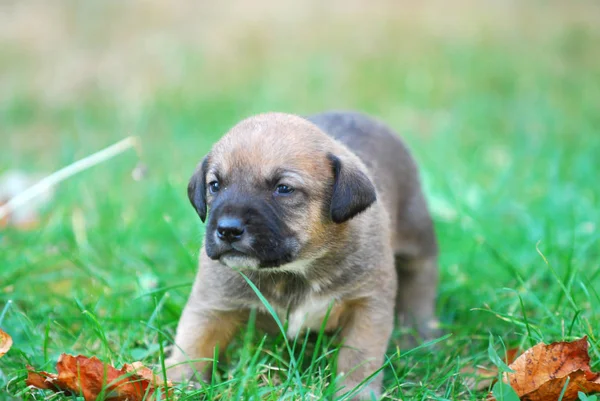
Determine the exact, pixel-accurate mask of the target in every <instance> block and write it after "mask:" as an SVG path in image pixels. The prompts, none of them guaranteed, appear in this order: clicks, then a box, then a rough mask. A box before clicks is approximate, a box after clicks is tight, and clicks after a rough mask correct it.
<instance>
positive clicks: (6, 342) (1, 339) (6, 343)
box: [0, 329, 13, 358]
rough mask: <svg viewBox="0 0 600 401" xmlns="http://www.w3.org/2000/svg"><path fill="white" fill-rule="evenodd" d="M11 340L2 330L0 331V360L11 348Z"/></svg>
mask: <svg viewBox="0 0 600 401" xmlns="http://www.w3.org/2000/svg"><path fill="white" fill-rule="evenodd" d="M12 344H13V340H12V338H11V337H10V336H9V335H8V334H6V333H5V332H4V331H2V329H0V358H2V357H3V356H4V354H6V353H7V352H8V350H9V349H10V347H12Z"/></svg>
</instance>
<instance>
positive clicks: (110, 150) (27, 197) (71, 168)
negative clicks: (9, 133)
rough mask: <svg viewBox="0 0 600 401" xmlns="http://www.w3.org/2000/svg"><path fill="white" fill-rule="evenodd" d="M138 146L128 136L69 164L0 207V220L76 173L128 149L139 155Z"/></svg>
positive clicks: (138, 144) (134, 138)
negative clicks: (133, 149) (134, 150)
mask: <svg viewBox="0 0 600 401" xmlns="http://www.w3.org/2000/svg"><path fill="white" fill-rule="evenodd" d="M139 146H140V142H139V138H138V137H135V136H130V137H127V138H125V139H123V140H122V141H120V142H117V143H115V144H114V145H111V146H109V147H107V148H104V149H102V150H100V151H98V152H96V153H93V154H91V155H89V156H87V157H85V158H83V159H81V160H78V161H76V162H75V163H73V164H69V165H68V166H66V167H63V168H62V169H60V170H58V171H56V172H54V173H52V174H50V175H49V176H47V177H45V178H43V179H42V180H40V181H39V182H37V183H36V184H34V185H32V186H31V187H29V188H27V189H26V190H25V191H23V192H21V193H20V194H18V195H17V196H15V197H14V198H12V199H10V200H9V201H8V202H7V203H5V204H4V205H1V206H0V219H2V218H4V217H6V216H8V215H10V214H11V213H12V212H14V211H15V210H17V209H18V208H19V207H21V206H23V205H24V204H26V203H27V202H29V201H31V200H32V199H33V198H35V197H36V196H39V195H41V194H43V193H44V192H46V191H48V190H49V189H50V188H52V187H53V186H54V185H56V184H58V183H60V182H61V181H64V180H66V179H67V178H69V177H71V176H73V175H75V174H77V173H80V172H82V171H84V170H87V169H88V168H90V167H93V166H95V165H96V164H99V163H102V162H104V161H106V160H108V159H110V158H113V157H115V156H117V155H118V154H120V153H123V152H124V151H126V150H127V149H129V148H132V147H133V148H136V150H137V151H138V153H139Z"/></svg>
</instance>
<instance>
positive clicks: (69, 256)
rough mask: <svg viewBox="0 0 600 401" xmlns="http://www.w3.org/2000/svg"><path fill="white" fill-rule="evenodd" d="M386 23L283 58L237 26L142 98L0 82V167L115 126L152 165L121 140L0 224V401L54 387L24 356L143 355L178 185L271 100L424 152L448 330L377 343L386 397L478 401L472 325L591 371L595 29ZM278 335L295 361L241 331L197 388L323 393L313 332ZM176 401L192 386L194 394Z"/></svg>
mask: <svg viewBox="0 0 600 401" xmlns="http://www.w3.org/2000/svg"><path fill="white" fill-rule="evenodd" d="M555 18H556V20H555V22H556V21H559V22H560V21H561V19H560V18H561V16H560V13H559V14H558V16H555ZM551 25H552V24H551ZM386 29H388V28H386ZM393 29H394V28H393V27H392V28H389V32H388V31H386V32H387V34H390V36H389V37H391V38H395V39H394V40H391V39H390V40H389V41H388V42H386V43H381V44H379V45H378V47H377V48H376V51H371V52H365V51H362V50H361V51H359V50H356V51H354V50H353V47H352V44H351V43H346V44H345V47H342V48H341V49H340V50H339V52H338V53H334V54H331V53H330V52H329V51H328V48H327V43H330V42H331V41H333V39H331V40H330V41H329V42H328V41H327V40H325V39H324V41H325V44H321V43H319V42H318V40H317V41H315V39H314V38H313V39H310V38H308V39H305V40H306V45H305V46H304V47H300V48H299V50H298V51H297V52H294V51H284V50H281V49H279V50H277V49H275V50H273V49H271V48H269V44H268V42H266V44H265V43H262V42H259V44H254V45H252V44H253V43H254V42H253V40H258V39H256V38H254V39H253V38H250V39H247V40H248V43H249V46H248V48H247V49H245V51H244V52H242V54H241V55H237V56H236V57H237V58H235V59H234V60H233V63H234V64H235V66H232V65H230V64H224V65H223V67H222V70H221V68H220V67H221V64H219V62H216V61H215V62H211V61H210V60H208V59H206V58H205V57H208V55H204V54H203V53H202V51H201V50H197V51H194V49H193V48H191V47H184V48H182V49H179V50H175V52H176V56H177V57H179V58H178V60H182V59H185V60H186V63H187V64H185V66H186V69H185V71H186V72H185V74H184V79H182V80H181V81H180V82H178V83H177V84H170V85H155V86H152V85H150V84H149V90H148V91H147V93H145V96H144V98H143V102H141V103H140V104H138V105H132V104H130V103H128V101H127V100H124V99H123V98H122V97H120V95H119V92H118V91H114V90H112V89H111V90H106V89H103V88H102V87H101V86H99V87H92V88H88V89H86V91H84V92H83V93H80V94H79V95H78V96H77V97H75V98H72V99H71V98H66V100H64V99H63V100H61V101H57V102H55V103H53V102H48V101H47V100H44V98H43V96H42V94H40V93H39V92H36V91H35V90H32V89H31V86H30V85H29V83H28V82H29V81H28V79H27V76H25V77H20V76H18V74H16V73H15V74H13V76H14V77H15V79H14V82H13V84H12V86H10V92H5V95H4V96H3V98H2V99H3V101H2V105H1V107H0V146H1V148H0V170H2V169H4V168H9V167H10V168H20V169H24V170H26V171H32V172H36V171H46V172H48V171H52V170H55V169H58V168H59V167H61V166H63V165H65V164H68V163H70V162H73V161H74V160H76V159H78V158H80V157H82V156H84V155H86V154H89V153H91V152H94V151H96V150H97V149H99V148H101V147H103V146H106V145H109V144H111V143H112V142H114V141H116V140H118V139H120V138H122V137H123V136H125V135H127V134H128V133H132V134H136V135H139V136H140V137H141V138H142V143H143V148H144V151H143V154H142V161H143V162H144V163H145V164H146V165H147V166H148V176H147V177H146V178H145V179H144V180H142V181H134V180H133V179H132V178H131V171H132V169H133V168H134V167H135V165H136V163H137V157H136V156H135V154H134V153H127V154H123V155H121V156H119V157H116V158H114V159H113V160H111V161H109V162H107V163H105V164H103V165H101V166H98V167H95V168H93V169H90V170H88V171H86V172H84V173H82V174H80V175H78V176H76V177H74V178H72V179H70V180H68V181H66V182H64V183H63V184H61V185H60V186H59V187H58V188H57V190H56V196H55V198H54V200H53V201H52V202H51V203H50V204H49V205H47V207H46V209H45V210H44V213H43V221H42V223H41V224H40V226H39V227H38V228H36V229H35V230H32V231H17V230H13V229H5V230H3V231H0V327H2V329H4V330H5V331H7V332H9V333H10V334H11V335H12V337H13V339H14V342H15V345H14V346H13V348H12V350H11V351H10V352H9V353H8V354H7V355H6V356H5V357H3V358H2V359H1V360H0V399H7V400H12V399H23V400H34V399H36V400H39V399H44V397H48V399H50V395H49V394H46V393H43V392H41V391H38V390H32V389H28V388H27V387H26V386H25V380H24V379H25V376H26V372H25V365H26V364H30V365H33V366H35V367H38V368H41V369H46V370H53V369H54V365H55V363H56V360H57V358H58V356H59V355H60V354H61V353H62V352H67V353H73V354H79V353H81V354H85V355H97V356H98V357H99V358H101V359H103V360H106V361H110V362H112V363H115V364H116V365H119V366H120V364H122V363H124V362H131V361H134V360H141V361H143V362H144V363H146V364H148V365H155V366H158V365H159V363H160V360H161V358H162V354H161V346H160V344H162V345H163V346H168V345H169V344H171V341H172V336H173V333H174V329H175V327H176V324H177V319H178V317H179V314H180V312H181V309H182V307H183V305H184V302H185V301H186V298H187V295H188V292H189V291H190V287H191V282H192V279H193V276H194V273H195V270H196V267H197V265H196V260H197V255H198V247H199V244H200V240H201V237H202V230H203V228H202V225H201V223H200V221H199V219H198V218H197V216H196V215H195V212H194V211H193V209H192V208H191V206H190V205H189V202H188V200H187V198H186V190H185V189H186V185H187V179H188V178H189V176H190V175H191V173H192V171H193V169H194V167H195V164H196V163H197V162H198V161H199V160H200V159H201V158H202V156H203V155H204V154H205V153H206V152H207V150H208V149H209V148H210V146H211V144H212V143H214V142H215V141H216V140H217V139H218V138H219V136H220V135H222V134H223V133H224V132H225V131H226V130H227V128H228V127H230V126H232V125H233V124H234V123H235V122H236V121H238V120H240V119H241V118H244V117H246V116H248V115H250V114H253V113H258V112H262V111H269V110H278V111H287V112H293V113H300V114H306V113H311V112H317V111H321V110H325V109H340V108H352V109H358V110H361V111H365V112H368V113H371V114H374V115H376V116H379V117H380V118H382V119H384V120H385V121H387V122H388V123H389V124H390V125H392V126H393V127H394V128H396V129H397V130H398V131H399V132H401V134H402V136H403V137H404V138H405V139H406V141H407V142H408V143H409V145H410V147H411V148H412V150H413V151H414V153H415V156H416V158H417V159H418V161H419V162H420V165H421V170H422V176H423V180H424V183H425V185H426V191H427V195H428V199H429V202H430V205H431V209H432V211H433V214H434V218H435V223H436V230H437V233H438V236H439V242H440V245H441V258H440V270H441V283H440V287H439V301H438V314H439V317H440V320H441V322H442V327H443V329H444V332H445V333H446V334H448V336H447V337H444V338H443V339H441V340H440V341H439V342H437V344H435V346H429V345H426V346H424V347H421V348H419V349H416V350H396V349H393V348H390V350H389V353H388V358H389V361H388V364H387V366H386V367H385V386H386V392H387V394H388V395H389V397H390V398H391V399H405V400H425V399H427V400H429V399H433V400H454V399H462V400H468V399H470V400H476V399H481V398H482V396H483V393H477V392H473V391H472V390H469V389H468V388H467V387H466V386H465V384H464V380H465V376H464V375H463V374H461V369H462V368H463V367H467V366H474V365H477V364H483V365H488V366H489V365H491V364H492V361H491V360H490V357H489V355H488V345H489V341H490V340H489V338H490V334H491V335H492V339H493V347H494V349H495V350H496V352H498V353H499V354H500V355H502V352H503V347H512V346H523V347H529V346H531V345H533V344H535V343H537V342H539V341H544V342H552V341H557V340H562V339H574V338H578V337H581V336H584V335H587V336H588V337H589V341H590V354H591V356H592V363H593V365H592V368H593V369H595V370H600V339H599V337H598V335H599V331H598V330H599V329H600V262H599V261H600V231H599V230H598V228H599V224H600V186H599V184H598V176H599V174H600V132H599V130H600V113H599V112H598V110H599V105H600V53H598V51H597V49H596V48H597V43H598V40H599V39H600V35H599V34H598V32H597V31H596V30H594V29H592V28H591V27H590V26H587V25H585V24H581V25H576V24H575V25H565V26H564V27H562V28H561V29H558V30H556V29H550V28H549V27H546V28H543V27H542V28H539V27H538V28H536V29H537V31H536V33H538V34H539V35H537V36H536V35H533V36H532V37H531V38H530V37H526V39H523V38H521V37H518V35H516V36H512V35H508V34H507V35H502V34H481V35H475V36H472V37H468V38H463V37H460V35H454V36H453V35H449V36H448V37H445V36H441V37H439V36H428V35H426V34H422V33H421V34H418V35H417V36H416V38H404V37H403V36H401V35H397V36H393V35H392V34H393V33H394V32H395V31H394V30H393ZM544 29H547V31H544ZM401 32H402V31H401V30H399V31H398V32H396V33H401ZM546 33H547V34H546ZM293 40H294V42H293V43H303V42H302V40H303V38H295V39H293ZM411 40H414V41H415V42H416V43H417V45H415V44H414V43H412V42H411ZM177 52H178V53H177ZM170 56H172V54H171V53H169V57H170ZM165 57H166V56H165ZM0 60H2V61H5V62H6V65H9V66H11V68H12V70H10V71H13V70H15V71H16V70H17V69H18V68H20V67H19V66H29V68H32V69H35V68H34V67H32V64H31V61H30V60H28V59H27V58H26V57H23V58H18V57H14V54H13V50H11V49H9V48H3V47H2V46H0ZM225 60H229V61H231V59H225ZM221 61H222V60H221ZM25 71H29V70H25ZM13 72H14V71H13ZM3 144H8V145H6V146H3ZM396 335H400V334H399V333H397V334H396ZM289 345H290V347H291V348H292V349H293V351H292V355H293V359H295V360H296V362H298V364H297V365H298V369H288V368H289V367H290V366H295V365H293V364H290V360H291V357H290V355H289V352H288V349H287V347H286V344H285V343H284V341H282V339H281V338H264V337H263V335H262V334H261V333H256V332H254V331H253V330H252V329H249V330H248V331H245V332H243V333H240V335H239V336H238V337H237V338H236V340H235V341H234V343H233V344H232V345H231V346H230V347H229V348H228V350H227V351H226V362H225V363H223V364H222V366H221V367H220V368H219V369H220V370H219V372H218V374H217V375H216V377H215V379H214V382H213V383H211V384H209V385H207V386H205V387H204V388H203V389H202V390H199V393H201V394H205V395H206V399H224V400H227V399H250V398H253V399H264V400H277V399H299V398H301V396H302V395H304V396H305V399H307V400H308V399H319V398H320V397H321V396H323V395H331V394H332V393H333V392H334V388H333V385H332V372H333V371H334V369H333V367H334V364H335V358H333V356H334V355H335V352H336V350H335V347H334V346H332V345H331V342H330V338H328V337H325V338H323V339H322V341H321V342H320V343H319V344H318V346H317V347H316V349H314V348H315V345H314V344H313V343H308V344H307V343H306V342H304V343H302V342H298V343H296V342H293V343H290V344H289ZM304 347H307V349H305V348H304ZM307 350H313V351H314V352H304V351H307ZM297 359H300V360H299V361H298V360H297ZM300 383H302V386H301V385H300ZM178 394H180V395H181V396H182V399H190V400H192V399H198V391H197V392H192V391H187V392H185V391H183V390H181V392H178ZM52 399H55V400H56V399H58V400H63V399H64V400H66V399H71V398H67V397H58V398H52Z"/></svg>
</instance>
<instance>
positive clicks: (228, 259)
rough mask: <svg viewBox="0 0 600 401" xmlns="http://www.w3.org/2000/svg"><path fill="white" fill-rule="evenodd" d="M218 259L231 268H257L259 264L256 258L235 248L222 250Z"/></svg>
mask: <svg viewBox="0 0 600 401" xmlns="http://www.w3.org/2000/svg"><path fill="white" fill-rule="evenodd" d="M218 259H219V261H220V262H221V263H222V264H224V265H225V266H227V267H231V268H233V269H257V268H258V267H259V266H260V260H258V258H256V257H254V256H252V255H248V254H247V253H244V252H240V251H238V250H235V249H233V250H230V251H225V252H223V253H222V254H221V255H220V256H219V258H218Z"/></svg>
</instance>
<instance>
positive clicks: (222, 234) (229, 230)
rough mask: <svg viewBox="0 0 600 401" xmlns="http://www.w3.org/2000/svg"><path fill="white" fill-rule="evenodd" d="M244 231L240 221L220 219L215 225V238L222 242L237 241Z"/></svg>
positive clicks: (229, 218) (226, 218) (233, 218)
mask: <svg viewBox="0 0 600 401" xmlns="http://www.w3.org/2000/svg"><path fill="white" fill-rule="evenodd" d="M244 230H245V229H244V224H243V223H242V221H241V220H240V219H238V218H235V217H222V218H220V219H219V222H218V223H217V236H218V237H219V239H221V240H223V241H227V242H235V241H239V240H240V239H241V238H242V234H244Z"/></svg>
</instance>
